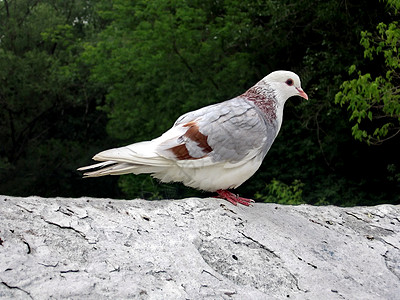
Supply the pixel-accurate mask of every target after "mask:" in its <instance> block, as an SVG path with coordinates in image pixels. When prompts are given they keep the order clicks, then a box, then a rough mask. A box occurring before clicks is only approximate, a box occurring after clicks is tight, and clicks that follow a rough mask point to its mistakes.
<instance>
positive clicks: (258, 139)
mask: <svg viewBox="0 0 400 300" xmlns="http://www.w3.org/2000/svg"><path fill="white" fill-rule="evenodd" d="M296 95H297V96H300V97H303V98H304V99H306V100H308V96H307V94H306V93H305V92H304V91H303V89H302V88H301V83H300V78H299V76H298V75H297V74H295V73H293V72H290V71H275V72H272V73H270V74H269V75H267V76H266V77H264V78H263V79H261V80H260V81H259V82H258V83H256V84H255V85H254V86H253V87H251V88H250V89H249V90H247V91H246V92H245V93H244V94H242V95H240V96H237V97H235V98H233V99H230V100H227V101H224V102H220V103H217V104H213V105H209V106H206V107H203V108H200V109H198V110H195V111H191V112H188V113H186V114H184V115H182V116H181V117H179V118H178V119H177V120H176V122H175V124H174V125H173V126H172V128H171V129H169V130H168V131H166V132H165V133H164V134H162V135H161V136H160V137H158V138H155V139H153V140H151V141H144V142H138V143H134V144H131V145H128V146H124V147H120V148H114V149H109V150H105V151H103V152H100V153H98V154H96V155H95V156H94V157H93V160H95V161H100V163H97V164H94V165H90V166H86V167H82V168H79V169H78V170H79V171H86V173H84V174H83V176H84V177H98V176H104V175H122V174H129V173H133V174H142V173H148V174H151V176H153V177H154V178H157V179H159V180H160V181H161V182H181V183H183V184H184V185H186V186H189V187H192V188H195V189H199V190H203V191H209V192H216V193H217V194H218V195H217V196H216V198H223V199H226V200H228V201H229V202H231V203H232V204H234V205H237V204H238V203H240V204H242V205H245V206H250V205H251V204H252V203H253V202H254V201H253V200H252V199H247V198H242V197H239V196H238V195H236V194H234V193H232V192H230V191H228V190H229V189H235V188H237V187H238V186H240V185H241V184H242V183H243V182H245V181H246V180H247V179H249V178H250V177H251V176H252V175H253V174H254V173H255V172H256V171H257V170H258V168H259V167H260V166H261V163H262V161H263V159H264V157H265V155H266V154H267V152H268V150H269V149H270V147H271V145H272V143H273V142H274V140H275V138H276V136H277V135H278V133H279V130H280V128H281V125H282V118H283V107H284V104H285V102H286V100H287V99H288V98H290V97H292V96H296Z"/></svg>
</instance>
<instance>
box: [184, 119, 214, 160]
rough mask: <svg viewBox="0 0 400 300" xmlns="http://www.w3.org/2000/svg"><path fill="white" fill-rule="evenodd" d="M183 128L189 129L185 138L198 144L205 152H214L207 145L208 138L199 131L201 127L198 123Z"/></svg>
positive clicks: (191, 123) (190, 123)
mask: <svg viewBox="0 0 400 300" xmlns="http://www.w3.org/2000/svg"><path fill="white" fill-rule="evenodd" d="M183 127H189V129H188V130H187V131H186V133H185V136H186V137H188V138H189V139H191V140H192V141H194V142H196V143H197V145H199V147H200V148H201V149H203V151H204V152H206V153H210V152H211V151H212V150H213V149H212V148H211V147H210V145H209V144H208V143H207V136H206V135H204V134H202V133H201V132H200V131H199V126H198V125H197V124H196V122H194V121H191V122H189V123H186V124H185V125H183Z"/></svg>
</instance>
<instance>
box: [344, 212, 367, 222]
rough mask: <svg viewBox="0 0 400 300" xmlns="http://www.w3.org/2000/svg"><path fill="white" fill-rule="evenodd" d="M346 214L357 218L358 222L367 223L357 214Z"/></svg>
mask: <svg viewBox="0 0 400 300" xmlns="http://www.w3.org/2000/svg"><path fill="white" fill-rule="evenodd" d="M345 213H346V214H347V215H349V216H352V217H354V218H356V219H357V220H360V221H363V222H365V220H363V219H362V218H360V217H359V216H357V215H356V214H353V213H351V212H348V211H345Z"/></svg>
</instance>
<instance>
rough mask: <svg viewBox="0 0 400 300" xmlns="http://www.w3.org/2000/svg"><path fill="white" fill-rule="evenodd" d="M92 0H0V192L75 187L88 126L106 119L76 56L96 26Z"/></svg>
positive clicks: (65, 192)
mask: <svg viewBox="0 0 400 300" xmlns="http://www.w3.org/2000/svg"><path fill="white" fill-rule="evenodd" d="M91 4H92V3H91V2H87V1H74V2H65V1H50V0H49V1H7V0H5V1H1V2H0V33H1V34H0V108H1V109H0V132H1V135H0V144H1V145H2V147H1V148H0V190H1V191H2V193H7V194H14V195H29V194H41V195H44V196H49V195H54V196H56V195H68V194H70V195H71V193H74V192H77V191H78V189H76V186H77V184H76V179H75V178H74V171H73V170H74V169H75V168H76V162H77V161H79V157H80V153H81V152H82V148H86V147H87V146H86V145H85V141H87V140H90V139H93V137H94V136H95V135H96V133H97V134H98V131H95V130H89V129H90V128H91V127H92V126H94V125H95V124H96V123H99V120H100V124H101V120H103V122H104V121H105V118H104V117H103V118H102V117H101V115H100V114H99V113H98V112H96V111H95V106H96V103H99V102H100V101H101V99H102V98H101V97H99V98H96V97H97V96H99V88H98V86H96V85H95V84H90V85H89V84H88V83H87V81H86V78H85V73H87V72H88V70H87V69H86V68H85V65H83V64H81V63H80V62H79V60H78V59H79V53H80V52H81V51H82V49H83V48H82V39H84V38H88V37H89V36H90V35H91V34H92V32H93V30H94V26H97V25H96V22H95V21H94V20H93V14H92V11H93V7H92V6H91ZM99 126H100V127H102V126H101V125H99ZM96 139H98V138H96ZM94 144H95V143H94ZM75 176H77V174H76V175H75ZM76 195H79V194H78V193H77V194H76Z"/></svg>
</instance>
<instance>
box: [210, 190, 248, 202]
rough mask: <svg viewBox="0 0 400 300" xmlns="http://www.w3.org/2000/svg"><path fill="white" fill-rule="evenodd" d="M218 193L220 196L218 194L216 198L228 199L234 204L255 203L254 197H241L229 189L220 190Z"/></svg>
mask: <svg viewBox="0 0 400 300" xmlns="http://www.w3.org/2000/svg"><path fill="white" fill-rule="evenodd" d="M217 193H218V196H216V197H215V198H221V199H225V200H228V201H229V202H230V203H232V204H233V205H237V204H238V203H240V204H243V205H246V206H250V205H251V204H252V203H254V200H252V199H247V198H242V197H239V196H238V195H235V194H233V193H231V192H229V191H227V190H218V191H217Z"/></svg>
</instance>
